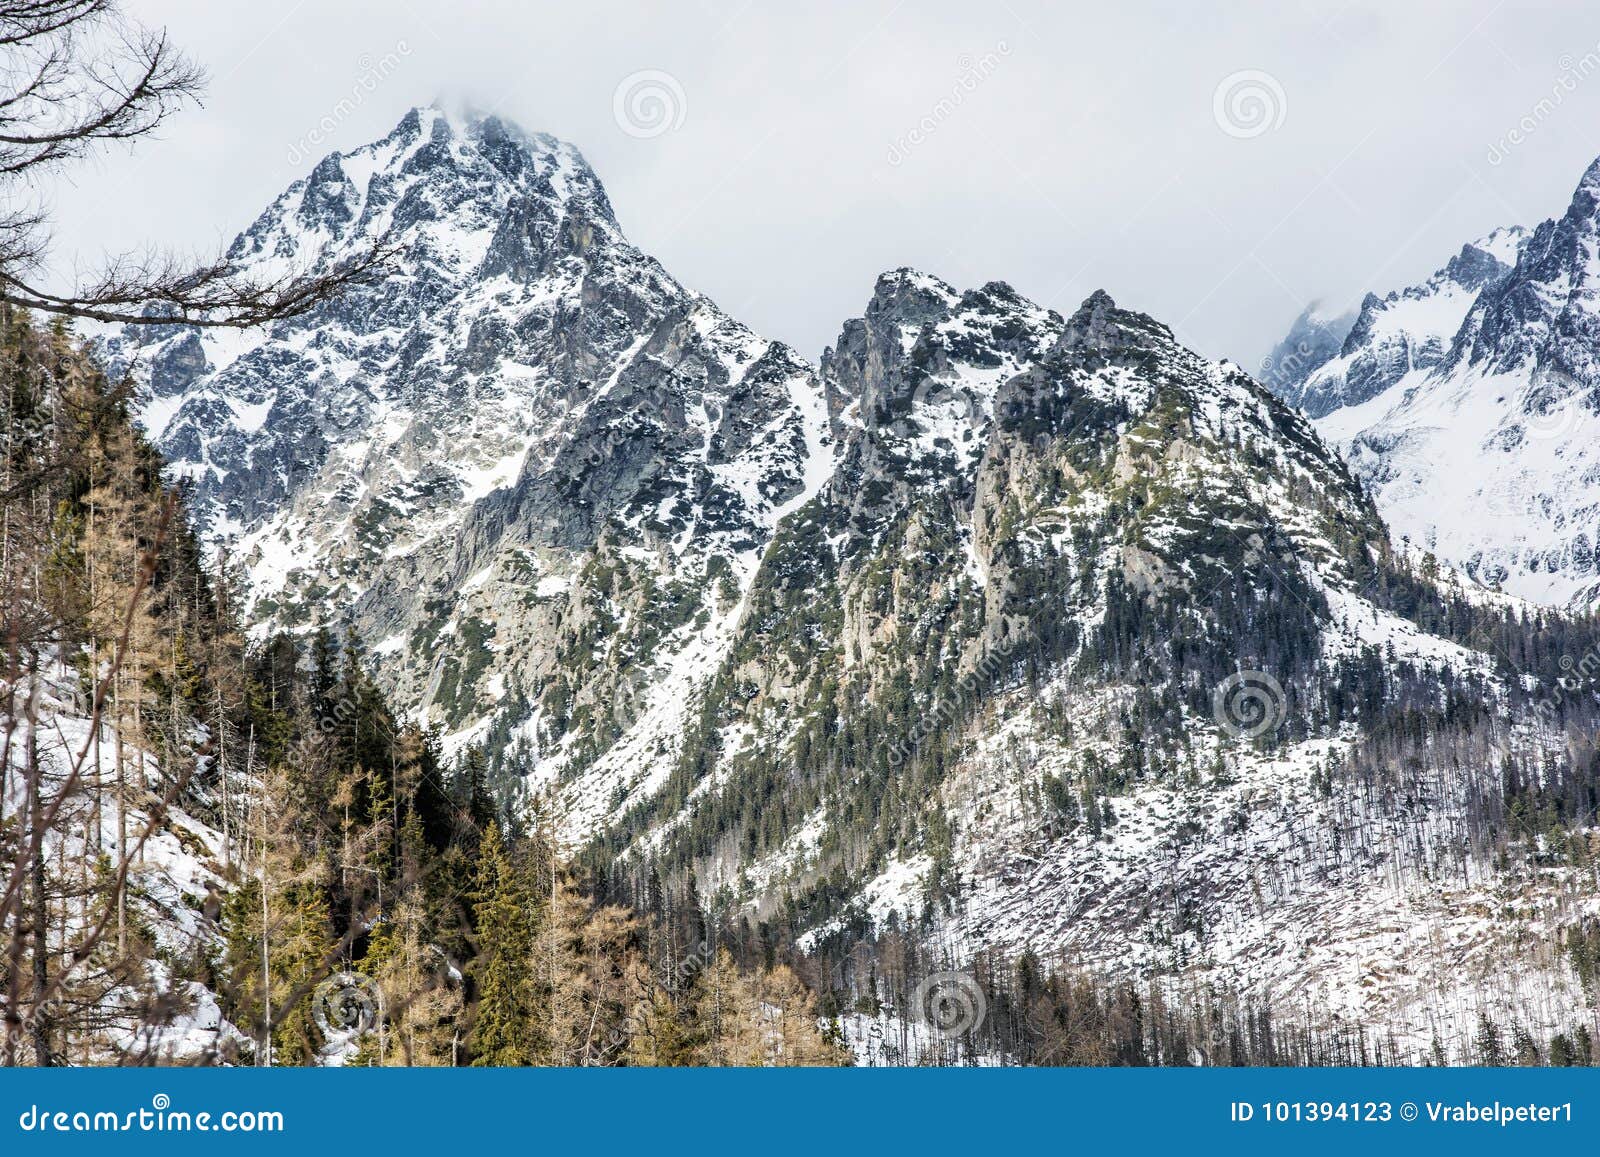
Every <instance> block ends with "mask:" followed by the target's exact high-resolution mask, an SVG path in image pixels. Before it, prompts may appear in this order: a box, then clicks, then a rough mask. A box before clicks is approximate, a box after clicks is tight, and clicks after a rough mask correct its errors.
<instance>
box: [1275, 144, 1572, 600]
mask: <svg viewBox="0 0 1600 1157" xmlns="http://www.w3.org/2000/svg"><path fill="white" fill-rule="evenodd" d="M1597 237H1600V163H1597V164H1596V165H1595V166H1593V167H1591V168H1590V169H1589V171H1588V172H1586V173H1585V174H1584V176H1583V179H1582V181H1581V182H1580V183H1579V185H1578V188H1577V190H1576V192H1575V193H1574V195H1573V197H1572V200H1571V203H1570V205H1569V207H1568V209H1567V211H1566V213H1565V214H1563V215H1562V216H1561V217H1559V218H1557V219H1555V220H1551V221H1546V222H1544V223H1543V224H1541V225H1539V226H1538V227H1537V228H1536V229H1534V230H1533V231H1532V232H1531V233H1530V232H1526V231H1521V230H1515V231H1514V230H1501V231H1499V232H1498V233H1496V234H1494V235H1492V236H1491V238H1489V239H1488V240H1487V241H1485V242H1479V243H1477V244H1475V245H1469V246H1467V247H1465V248H1463V249H1462V251H1461V253H1460V254H1459V255H1458V256H1457V257H1456V258H1455V259H1454V260H1453V261H1451V263H1450V264H1449V265H1448V266H1447V267H1446V268H1445V269H1443V270H1441V271H1440V272H1439V273H1438V274H1436V275H1435V276H1434V277H1433V278H1431V279H1429V281H1428V282H1426V283H1425V284H1424V285H1422V286H1418V287H1415V288H1412V289H1406V290H1402V291H1399V292H1398V293H1391V294H1389V295H1388V297H1386V298H1383V299H1381V300H1380V299H1376V298H1371V297H1369V298H1368V307H1366V308H1364V309H1363V311H1362V319H1361V321H1359V322H1358V323H1357V325H1356V328H1355V329H1354V330H1352V331H1351V334H1350V337H1349V338H1348V339H1347V340H1346V343H1345V349H1344V352H1343V353H1342V354H1341V356H1340V357H1339V358H1336V359H1334V360H1333V361H1331V362H1329V363H1328V364H1327V365H1325V366H1323V367H1322V368H1321V369H1320V370H1318V371H1317V373H1315V374H1313V375H1312V376H1311V377H1310V378H1309V379H1307V381H1306V382H1305V383H1304V384H1303V386H1302V387H1300V388H1299V389H1298V390H1290V391H1288V392H1286V393H1285V395H1284V396H1286V397H1288V398H1289V399H1290V400H1291V401H1294V402H1296V403H1297V404H1299V405H1301V406H1302V407H1303V408H1304V409H1305V410H1306V412H1307V413H1309V414H1311V415H1313V416H1314V417H1317V418H1318V419H1319V421H1318V428H1319V430H1320V431H1321V432H1322V434H1323V435H1324V436H1325V437H1327V438H1329V439H1330V440H1332V441H1334V442H1336V443H1337V444H1338V445H1339V446H1340V447H1341V449H1342V451H1343V453H1344V454H1345V456H1346V457H1347V458H1348V460H1349V461H1350V463H1351V465H1352V466H1353V467H1354V468H1355V469H1356V471H1357V473H1358V474H1359V475H1360V476H1361V477H1362V479H1363V480H1364V481H1365V482H1366V483H1367V484H1368V485H1369V486H1370V487H1371V488H1372V491H1373V493H1374V495H1375V497H1376V499H1377V501H1378V505H1379V508H1380V510H1381V511H1382V512H1383V514H1384V516H1385V517H1386V518H1387V519H1389V520H1390V522H1391V524H1392V525H1393V527H1394V529H1395V530H1396V532H1398V533H1399V534H1401V535H1404V536H1406V537H1407V538H1409V539H1411V540H1412V541H1413V542H1415V543H1417V544H1418V545H1419V546H1421V547H1423V548H1424V549H1427V550H1430V551H1434V552H1436V553H1437V554H1438V555H1439V556H1440V557H1442V558H1444V559H1446V560H1448V561H1450V562H1453V563H1456V564H1458V565H1460V566H1461V567H1463V568H1464V569H1465V570H1466V571H1467V573H1468V574H1470V575H1471V576H1473V577H1474V578H1476V579H1478V580H1479V581H1481V582H1484V583H1489V584H1501V585H1503V586H1504V588H1505V589H1506V590H1508V591H1510V592H1512V593H1514V594H1517V595H1520V596H1522V597H1524V598H1527V599H1531V600H1533V601H1535V602H1541V603H1549V604H1554V605H1574V606H1583V605H1587V604H1588V603H1589V602H1590V601H1592V599H1593V598H1594V595H1595V592H1596V590H1597V586H1600V570H1597V560H1596V545H1597V543H1600V458H1597V454H1600V449H1597V435H1600V360H1597V357H1600V355H1597V351H1600V300H1597V291H1600V283H1597V281H1596V278H1597V277H1600V272H1597V270H1596V267H1595V266H1594V263H1593V254H1594V253H1595V252H1596V244H1597ZM1374 303H1376V304H1374Z"/></svg>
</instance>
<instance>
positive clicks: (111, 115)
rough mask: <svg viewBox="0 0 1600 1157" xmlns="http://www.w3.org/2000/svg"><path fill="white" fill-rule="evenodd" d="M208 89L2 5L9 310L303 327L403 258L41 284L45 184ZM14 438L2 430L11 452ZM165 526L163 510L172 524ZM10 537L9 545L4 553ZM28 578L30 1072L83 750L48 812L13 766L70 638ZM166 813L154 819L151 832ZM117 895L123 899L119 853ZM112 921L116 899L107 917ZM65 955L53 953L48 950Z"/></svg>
mask: <svg viewBox="0 0 1600 1157" xmlns="http://www.w3.org/2000/svg"><path fill="white" fill-rule="evenodd" d="M203 83H204V74H203V72H202V71H201V69H200V68H199V67H198V66H197V65H196V64H194V63H193V62H191V61H190V60H189V59H188V58H186V57H185V56H184V55H183V54H182V53H181V52H179V51H178V50H176V49H175V48H174V47H173V46H172V44H171V42H170V41H169V40H168V38H167V35H166V33H165V31H164V30H151V29H148V28H145V27H142V26H140V25H139V24H138V23H137V22H136V21H133V20H131V19H129V18H128V17H127V16H126V15H125V13H124V12H123V11H122V9H121V6H120V5H119V4H118V2H117V0H10V2H8V3H6V4H4V5H3V6H0V305H5V306H11V307H17V308H21V309H24V310H30V311H37V312H40V313H46V314H52V315H55V316H58V317H62V318H82V319H86V320H93V321H98V322H109V323H133V324H144V325H177V326H203V327H215V326H230V327H249V326H257V325H263V324H267V323H270V322H273V321H276V320H279V319H282V318H286V317H290V316H294V315H297V314H300V313H304V312H306V311H307V310H310V309H312V308H313V307H315V306H316V305H318V304H319V303H321V302H323V301H326V300H328V299H330V298H332V297H335V296H337V295H338V294H340V293H342V292H344V291H345V290H346V289H348V288H349V287H350V286H352V285H354V284H356V283H358V282H361V281H363V280H366V279H368V278H370V277H371V276H372V275H374V274H375V273H377V272H379V271H380V270H381V269H382V268H385V267H387V265H388V263H389V261H390V259H391V257H392V256H393V253H394V249H393V248H392V247H391V246H389V245H388V244H387V242H380V243H379V244H377V245H375V246H373V247H371V248H370V249H367V250H365V251H362V252H359V253H356V254H353V255H350V256H347V257H346V258H344V259H343V260H340V261H337V262H323V263H322V264H321V265H320V266H319V267H316V268H307V269H300V270H289V271H286V272H280V273H276V274H274V275H269V276H260V275H253V274H249V273H246V272H244V271H241V270H239V269H237V268H236V267H235V266H234V265H233V264H232V263H230V262H229V261H228V260H227V258H226V256H217V257H215V258H212V259H209V260H198V261H191V260H185V259H183V258H181V257H178V256H175V255H173V254H170V253H164V252H161V251H158V250H151V249H145V250H142V251H137V252H135V253H133V254H130V255H126V256H121V257H114V258H111V259H110V260H108V261H107V262H106V264H105V265H104V266H103V268H101V269H100V270H99V271H98V272H96V273H93V274H91V275H89V276H88V277H85V278H82V279H79V280H77V281H75V282H74V283H72V284H70V285H68V286H65V287H59V286H54V285H52V284H51V278H50V277H49V276H48V274H47V264H48V257H49V254H50V250H51V240H52V228H51V214H50V208H49V204H48V195H47V192H46V191H45V190H46V182H47V179H49V178H53V177H55V176H56V174H57V173H58V172H59V171H60V170H61V169H62V168H63V167H65V166H68V165H70V164H71V163H72V162H76V161H81V160H84V159H86V158H88V157H90V156H93V155H94V154H95V153H96V152H98V151H99V150H101V149H103V148H106V147H108V146H114V145H116V144H118V143H126V144H129V145H131V144H133V143H135V142H137V141H139V140H141V139H142V138H144V137H147V136H149V135H150V134H152V133H153V132H155V131H156V130H157V129H158V128H159V127H160V126H161V125H162V124H163V123H164V122H165V121H166V120H167V119H168V118H169V117H170V116H172V115H173V114H174V113H176V112H177V111H178V110H179V109H181V108H182V107H183V106H184V105H185V104H186V103H190V102H194V101H197V100H198V98H199V95H200V92H201V90H202V87H203ZM6 418H7V424H8V426H9V425H10V424H12V423H13V422H14V421H15V415H14V413H13V412H12V408H11V407H9V406H8V407H7V408H6ZM11 433H13V431H10V430H9V429H8V431H7V434H8V438H7V445H8V446H10V445H11V444H12V441H13V440H12V439H11V438H10V434H11ZM58 473H59V471H57V470H55V469H52V468H51V466H50V464H49V463H45V464H44V465H43V466H42V467H40V468H38V469H36V470H34V471H32V472H30V473H28V474H25V475H23V476H22V477H21V478H12V477H11V475H10V471H8V473H7V482H8V487H7V491H6V494H5V498H6V499H7V505H8V509H11V510H17V511H21V512H23V513H24V514H27V515H29V516H30V517H37V516H40V515H41V512H44V511H48V508H49V507H50V505H51V504H50V503H49V502H48V501H42V500H43V499H46V498H47V497H48V495H47V494H46V489H45V488H46V487H48V485H49V483H50V480H51V479H52V477H54V476H55V475H57V474H58ZM26 491H37V493H36V494H30V493H25V492H26ZM35 499H39V500H35ZM42 516H43V517H46V518H48V514H43V515H42ZM170 516H171V510H170V507H169V508H168V509H167V510H166V511H165V513H164V515H163V518H170ZM8 525H9V524H8ZM35 529H38V528H35ZM165 534H166V526H165V524H164V522H163V525H161V526H152V527H149V528H146V536H147V537H149V538H151V539H154V540H155V541H156V542H158V543H159V541H160V540H161V539H162V538H164V536H165ZM10 537H11V536H10V534H9V533H8V535H7V541H8V543H9V541H10ZM37 537H39V538H41V539H43V537H44V536H43V535H39V536H37ZM147 566H148V563H147V564H146V565H145V566H141V576H140V578H139V579H138V581H137V582H136V587H137V588H138V589H137V590H136V591H135V594H134V599H135V600H136V599H137V596H138V590H142V589H143V587H144V586H145V585H147V583H148V581H149V574H148V571H147V569H146V567H147ZM22 574H23V568H19V567H12V566H8V567H7V568H6V570H5V581H6V583H7V585H8V586H11V585H12V584H13V582H15V583H16V587H15V589H8V590H6V591H4V592H0V593H3V594H4V602H5V604H6V606H7V607H9V608H11V609H12V610H14V611H17V612H19V613H16V614H8V615H7V616H6V627H7V630H6V632H5V634H6V636H7V637H6V638H5V639H3V640H0V645H3V651H4V654H5V655H6V656H7V658H8V663H7V666H8V667H9V670H8V671H7V672H6V673H5V674H6V679H5V682H6V686H7V687H8V688H10V696H9V699H8V701H7V705H6V710H5V714H6V720H5V727H4V735H5V740H6V742H5V748H6V750H5V763H6V767H5V771H6V773H7V776H6V777H0V784H4V783H5V782H6V778H7V777H9V778H10V781H11V782H10V793H11V795H12V797H13V798H18V799H22V800H27V801H29V802H30V804H31V805H32V806H31V808H30V814H29V815H28V817H27V821H28V822H27V828H28V831H27V834H26V838H24V839H22V840H20V841H19V842H18V848H17V854H16V856H15V858H12V857H11V856H7V857H5V859H6V861H7V862H6V863H5V864H4V867H3V871H4V878H3V879H0V938H3V940H4V941H5V950H4V952H3V955H0V960H3V961H4V963H5V965H6V967H5V972H6V974H7V983H6V989H7V991H6V992H5V994H4V999H5V1009H4V1019H5V1022H6V1023H5V1027H6V1029H7V1030H8V1031H7V1032H6V1041H5V1047H4V1048H3V1050H0V1059H3V1060H4V1062H5V1063H12V1062H14V1060H16V1059H17V1056H16V1053H17V1051H18V1046H19V1044H21V1038H24V1037H26V1038H28V1040H29V1041H30V1043H31V1044H32V1049H31V1050H30V1051H31V1052H32V1053H33V1057H32V1059H33V1060H34V1062H35V1063H37V1064H47V1063H51V1056H50V1052H49V1049H48V1047H47V1042H46V1039H45V1038H46V1026H47V1023H48V1017H49V1008H50V1005H51V1001H52V999H53V997H54V996H55V995H56V992H57V990H58V989H59V987H60V985H61V982H62V977H61V976H59V975H57V976H54V977H52V976H50V975H49V974H48V972H47V970H46V967H45V966H46V964H47V962H48V961H49V959H50V955H51V952H52V946H51V945H49V944H48V943H47V942H46V940H47V924H48V921H47V919H46V918H45V916H44V915H42V914H41V913H40V912H39V911H38V910H37V909H38V906H39V903H40V902H41V901H42V899H43V896H42V891H41V885H40V884H39V875H40V871H41V869H42V866H43V863H44V858H45V855H46V854H47V852H46V842H47V840H46V837H47V835H48V833H49V829H50V828H51V826H52V825H53V824H54V823H56V822H57V817H58V813H59V812H60V808H61V804H62V802H63V800H64V799H65V798H67V797H68V796H70V795H71V793H72V791H73V789H74V788H75V787H76V786H77V784H78V782H79V780H80V779H81V776H82V771H83V764H84V761H85V759H86V758H87V754H88V751H87V748H85V750H84V751H82V752H79V753H77V755H76V758H75V759H73V760H72V762H71V765H70V768H69V771H68V774H67V777H66V782H65V783H64V784H61V785H57V786H56V788H55V792H54V798H53V799H52V801H51V802H50V803H49V804H48V805H47V804H46V803H45V792H44V784H43V782H42V776H43V772H42V770H41V761H39V760H38V759H32V758H24V759H17V758H16V757H17V755H18V754H19V753H18V752H17V751H16V750H15V749H14V748H13V746H12V744H11V742H10V741H11V739H12V737H13V736H14V734H15V733H16V732H17V731H18V722H19V720H18V716H17V711H18V709H19V708H21V707H22V704H20V703H19V702H18V701H17V694H16V693H17V691H18V689H19V688H26V689H27V690H26V692H25V694H26V696H27V697H28V698H27V704H28V706H29V707H30V708H31V707H33V706H34V705H35V704H36V697H37V688H38V676H39V672H40V669H41V666H43V665H45V664H48V663H51V662H65V661H66V660H67V658H68V657H67V656H66V655H64V654H62V653H61V649H60V646H59V645H58V644H59V641H60V640H61V639H62V638H63V637H64V633H63V632H62V631H61V630H59V625H58V624H53V623H49V622H46V621H42V620H41V618H40V615H39V614H23V613H20V612H21V611H23V610H25V609H28V608H32V609H33V610H35V611H39V612H43V611H44V609H45V608H43V607H42V605H40V600H39V599H38V598H37V589H36V588H37V583H36V581H31V580H30V581H24V580H23V579H22V577H21V576H22ZM45 618H48V615H46V616H45ZM29 624H31V626H29ZM124 643H125V640H124ZM125 650H126V647H125V645H123V646H119V647H118V648H117V649H116V652H117V653H116V654H115V655H114V656H112V657H111V660H110V663H109V670H106V671H102V672H99V673H98V674H99V678H98V680H97V686H96V687H95V691H94V696H93V702H92V708H91V711H92V714H93V716H94V719H93V721H92V723H91V730H92V731H93V730H95V729H97V728H98V724H99V717H100V714H101V712H102V709H103V707H104V704H105V697H106V690H107V688H108V687H109V686H110V685H111V682H112V681H114V680H115V679H117V678H118V674H119V669H120V667H121V665H122V661H123V658H124V652H125ZM25 714H26V715H27V716H28V717H29V718H28V720H27V723H26V725H25V726H24V727H23V730H24V731H25V732H26V734H27V735H28V736H29V737H30V738H29V743H30V745H31V744H32V736H33V735H34V730H35V725H36V724H37V718H36V713H35V712H34V711H33V710H27V711H25ZM19 779H20V780H21V782H18V780H19ZM166 802H167V803H170V802H171V801H170V800H169V801H166ZM163 810H164V807H158V808H156V809H154V814H153V815H152V817H151V821H152V824H154V823H156V822H158V821H159V818H160V814H161V812H162V811H163ZM149 834H150V833H149V832H148V831H146V832H145V833H144V834H143V835H142V836H141V837H140V839H139V840H138V843H139V844H140V845H142V843H143V840H144V839H146V838H148V836H149ZM113 887H115V888H116V889H125V888H126V887H127V857H126V855H124V856H123V859H122V862H121V863H120V864H119V865H118V868H117V871H116V872H115V875H114V878H113ZM35 893H39V894H37V895H36V894H35ZM119 908H120V904H119V903H118V902H116V900H115V899H114V900H113V901H112V902H111V903H110V904H108V905H106V906H105V907H104V908H103V909H102V911H103V912H107V913H108V912H113V911H117V910H119ZM105 923H106V918H105V917H104V916H102V918H101V919H100V920H98V921H93V922H91V924H90V926H89V927H88V928H87V929H86V930H85V931H86V939H87V940H88V941H92V942H98V941H99V940H100V939H101V938H102V936H103V934H104V932H105ZM92 947H93V943H88V944H87V945H86V944H85V943H79V944H76V945H73V946H71V947H70V951H71V955H72V958H73V959H78V960H81V959H83V958H84V957H85V956H86V955H87V952H88V951H89V950H90V949H92ZM67 948H68V946H67V945H56V946H54V949H53V950H54V951H55V952H57V953H60V952H61V951H63V950H66V949H67ZM24 957H27V958H28V959H27V964H26V965H25V964H24Z"/></svg>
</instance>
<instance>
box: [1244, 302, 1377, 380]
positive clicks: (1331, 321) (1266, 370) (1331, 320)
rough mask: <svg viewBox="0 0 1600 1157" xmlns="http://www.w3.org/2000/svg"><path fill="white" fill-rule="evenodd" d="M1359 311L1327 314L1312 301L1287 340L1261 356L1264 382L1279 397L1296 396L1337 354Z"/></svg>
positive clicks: (1302, 312)
mask: <svg viewBox="0 0 1600 1157" xmlns="http://www.w3.org/2000/svg"><path fill="white" fill-rule="evenodd" d="M1356 316H1357V315H1356V313H1355V312H1350V313H1343V314H1340V315H1338V316H1336V317H1328V316H1325V315H1323V314H1322V313H1321V311H1320V308H1319V307H1318V306H1317V305H1316V304H1315V303H1313V304H1312V305H1308V306H1307V307H1306V308H1305V309H1304V310H1302V311H1301V312H1300V316H1299V317H1297V318H1295V319H1294V324H1292V325H1291V326H1290V327H1289V332H1288V333H1287V334H1286V335H1284V339H1283V340H1282V341H1280V342H1279V343H1278V344H1277V345H1275V346H1274V347H1273V348H1272V352H1271V353H1269V354H1268V355H1267V356H1266V357H1264V358H1262V359H1261V373H1260V375H1259V378H1260V381H1261V384H1262V385H1264V386H1266V387H1267V388H1268V389H1269V390H1271V391H1272V392H1273V393H1275V394H1277V395H1278V396H1279V397H1280V398H1292V397H1294V396H1296V395H1297V393H1298V389H1299V387H1300V385H1301V384H1302V383H1303V382H1304V381H1305V380H1306V379H1307V378H1308V377H1310V376H1311V375H1312V374H1313V373H1315V372H1316V371H1317V370H1319V369H1321V368H1322V367H1323V366H1325V365H1327V364H1328V363H1329V362H1331V361H1332V360H1333V359H1334V358H1336V357H1338V356H1339V354H1340V353H1341V352H1342V351H1343V349H1344V341H1345V338H1347V337H1348V336H1349V335H1350V330H1351V329H1352V328H1353V327H1354V326H1355V323H1356Z"/></svg>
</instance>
